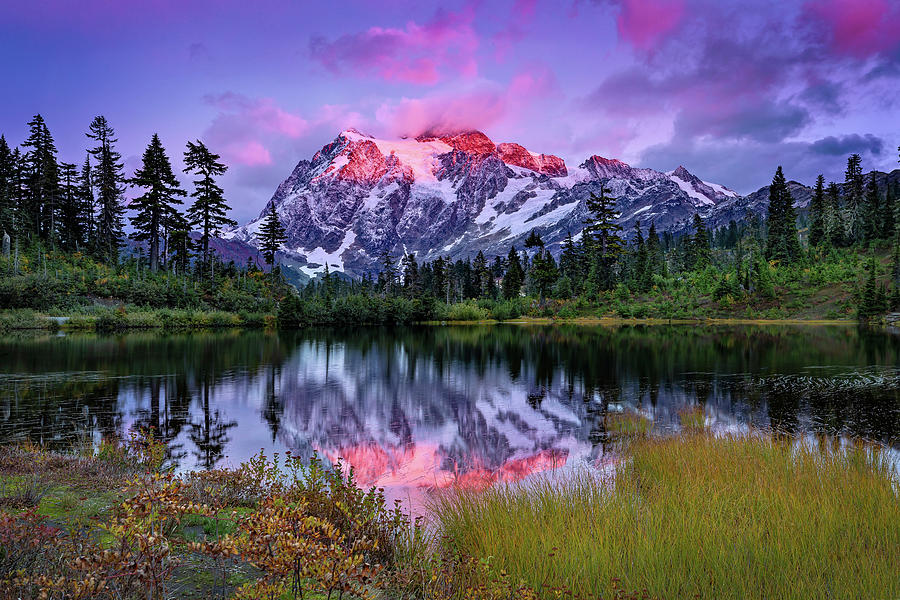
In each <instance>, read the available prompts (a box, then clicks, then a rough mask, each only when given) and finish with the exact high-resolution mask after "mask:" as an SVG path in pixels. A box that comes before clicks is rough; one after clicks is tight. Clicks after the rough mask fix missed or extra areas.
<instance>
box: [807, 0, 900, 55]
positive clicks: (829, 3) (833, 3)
mask: <svg viewBox="0 0 900 600" xmlns="http://www.w3.org/2000/svg"><path fill="white" fill-rule="evenodd" d="M804 10H805V11H806V14H807V17H808V18H810V19H812V20H813V21H817V22H819V23H820V24H822V25H824V26H825V27H826V29H827V31H828V33H829V34H830V38H831V39H830V41H831V46H832V49H833V50H834V51H836V52H837V53H839V54H843V55H847V56H854V57H857V58H865V57H867V56H871V55H872V54H878V53H880V52H884V51H887V50H891V49H893V48H895V47H897V46H898V45H900V27H898V25H897V24H898V22H900V5H898V4H896V3H893V4H892V3H890V2H888V0H816V1H815V2H807V3H806V4H805V5H804Z"/></svg>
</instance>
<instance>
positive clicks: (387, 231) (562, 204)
mask: <svg viewBox="0 0 900 600" xmlns="http://www.w3.org/2000/svg"><path fill="white" fill-rule="evenodd" d="M895 173H900V171H895ZM601 185H603V186H606V187H607V188H608V189H609V190H610V193H611V195H612V196H613V197H615V198H616V199H617V208H618V210H619V211H620V212H621V218H620V223H621V224H622V226H623V227H624V228H625V230H626V232H627V233H629V234H630V232H631V230H632V228H633V226H634V224H635V223H636V222H637V221H640V222H641V224H642V227H649V225H650V223H654V224H655V225H656V228H657V230H658V231H660V232H662V231H665V230H670V231H672V232H674V233H676V234H677V233H680V232H682V231H684V230H685V229H686V228H688V227H689V223H690V219H691V218H692V217H693V215H694V213H697V212H699V213H700V214H701V216H703V217H704V218H705V219H707V221H708V224H709V226H710V227H711V228H713V229H715V228H716V227H719V226H722V225H726V224H727V223H728V221H729V220H731V219H734V220H736V221H740V220H742V219H743V218H745V217H746V216H747V214H749V213H750V212H753V213H764V212H765V210H766V207H767V204H768V188H767V187H764V188H761V189H760V190H758V191H757V192H754V193H752V194H750V195H748V196H740V195H739V194H737V193H736V192H734V191H733V190H730V189H728V188H727V187H725V186H723V185H720V184H717V183H711V182H707V181H704V180H702V179H700V178H699V177H697V176H695V175H694V174H692V173H691V172H690V171H688V170H687V169H686V168H685V167H684V166H679V167H678V168H677V169H675V170H674V171H670V172H667V173H663V172H660V171H656V170H654V169H648V168H635V167H632V166H630V165H628V164H626V163H624V162H622V161H620V160H617V159H612V158H605V157H602V156H597V155H593V156H589V157H587V158H586V159H585V160H583V161H582V162H581V163H580V164H578V165H577V166H573V165H567V164H566V163H565V161H564V160H563V159H562V158H560V157H557V156H554V155H550V154H542V153H537V152H533V151H530V150H528V149H526V148H525V147H524V146H522V145H520V144H517V143H512V142H504V143H500V144H495V143H494V142H493V141H492V140H491V139H490V138H489V137H488V136H486V135H485V134H484V133H482V132H480V131H468V132H463V133H457V134H452V135H431V134H426V135H422V136H419V137H417V138H403V139H394V140H385V139H379V138H374V137H372V136H368V135H365V134H363V133H360V132H359V131H357V130H355V129H348V130H345V131H342V132H341V133H339V134H338V135H337V137H335V138H334V140H332V141H331V142H330V143H328V144H326V145H325V146H323V147H322V149H321V150H319V151H318V152H316V154H315V155H314V156H313V157H312V158H311V159H309V160H301V161H300V162H299V163H297V165H296V166H295V167H294V169H293V171H292V172H291V174H290V176H288V178H287V179H285V180H284V181H283V182H282V183H281V184H280V185H279V186H278V188H277V189H276V190H275V193H274V194H273V196H272V199H271V201H270V202H274V204H275V208H276V211H277V212H278V214H279V217H280V218H281V220H282V223H283V224H284V225H285V227H286V231H287V242H286V243H285V245H284V250H283V252H282V253H280V254H279V262H281V263H282V264H283V265H285V266H286V267H287V268H290V269H293V270H295V271H296V272H297V274H298V276H299V277H300V278H301V279H305V278H307V277H314V276H316V275H317V274H320V273H322V272H323V271H324V270H325V265H326V264H327V265H328V266H329V269H330V270H331V271H332V272H335V271H337V272H344V273H346V274H347V275H350V276H360V275H362V274H363V273H373V272H376V271H377V270H378V268H379V267H378V263H377V259H378V256H379V255H380V254H381V253H382V252H384V251H388V252H391V253H392V254H394V255H395V256H398V257H399V256H400V255H402V254H404V253H414V254H415V255H416V256H417V258H418V259H419V260H420V261H422V260H433V259H435V258H437V257H438V256H449V257H450V258H453V259H456V258H466V257H472V256H474V255H475V254H476V253H477V252H478V251H479V250H481V251H483V252H484V253H485V254H486V255H487V256H489V257H490V256H496V255H505V254H506V253H507V252H508V251H509V248H510V246H512V245H515V246H516V247H518V248H521V247H522V246H523V242H524V239H525V237H526V236H527V235H528V233H529V232H530V231H531V230H532V229H535V230H537V231H538V233H539V234H540V235H541V237H542V238H543V239H544V241H545V243H547V244H548V246H549V247H550V248H551V250H555V249H558V247H559V244H561V242H562V241H563V240H564V239H565V237H566V235H567V234H568V233H569V232H571V233H572V234H573V235H577V234H578V233H579V232H580V231H581V229H582V227H583V222H584V220H585V218H586V217H587V210H586V205H585V200H586V199H587V198H589V197H590V194H591V193H597V194H599V193H600V188H601ZM791 191H792V193H793V194H794V200H795V204H796V205H797V206H798V208H800V209H801V210H802V209H804V208H805V207H806V206H807V205H808V204H809V197H810V196H811V191H810V189H809V188H808V187H806V186H804V185H802V184H799V183H797V182H791ZM265 210H266V209H264V210H263V212H261V213H260V216H259V217H257V218H256V219H254V220H252V221H251V222H249V223H247V224H245V225H243V226H241V227H238V228H236V229H234V230H232V231H229V232H227V233H226V234H224V235H223V239H222V240H220V241H219V243H218V244H217V245H216V247H217V250H219V251H220V252H221V253H222V254H223V255H224V256H226V257H228V256H230V255H232V254H234V255H236V256H238V257H240V259H241V260H246V258H245V257H246V256H251V255H252V254H253V252H254V248H253V247H254V246H255V244H256V240H255V233H256V231H257V230H258V228H259V225H260V224H261V222H262V218H263V216H264V212H265Z"/></svg>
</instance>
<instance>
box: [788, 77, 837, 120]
mask: <svg viewBox="0 0 900 600" xmlns="http://www.w3.org/2000/svg"><path fill="white" fill-rule="evenodd" d="M843 95H844V86H843V84H842V83H840V82H837V81H819V82H816V83H812V82H811V83H810V84H809V85H807V86H806V88H804V90H803V91H802V92H800V96H799V97H800V99H801V100H802V101H803V102H804V103H806V104H807V105H808V106H809V107H810V108H812V109H819V110H821V111H823V112H825V113H828V114H839V113H842V112H844V102H843Z"/></svg>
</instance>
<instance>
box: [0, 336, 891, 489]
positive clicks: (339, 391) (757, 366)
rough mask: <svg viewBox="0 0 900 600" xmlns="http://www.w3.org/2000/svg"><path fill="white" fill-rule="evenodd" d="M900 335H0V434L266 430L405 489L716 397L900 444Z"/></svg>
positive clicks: (767, 419) (738, 423)
mask: <svg viewBox="0 0 900 600" xmlns="http://www.w3.org/2000/svg"><path fill="white" fill-rule="evenodd" d="M898 357H900V343H898V339H897V338H896V337H893V336H891V335H888V334H885V333H873V332H865V331H862V332H860V331H857V330H856V329H854V328H852V327H788V326H782V327H775V326H772V327H719V326H654V327H640V326H635V327H618V328H601V327H582V326H565V325H563V326H517V325H498V326H473V327H418V328H404V329H360V328H357V329H352V330H349V329H347V330H340V329H322V330H311V331H303V332H287V333H280V334H267V333H261V332H243V333H241V332H226V333H203V334H196V333H195V334H190V335H153V334H132V335H124V336H114V337H98V336H89V335H73V336H65V337H56V336H53V337H41V338H8V339H4V340H0V437H2V438H3V440H5V441H13V440H19V441H22V440H30V441H33V442H35V443H41V444H45V445H48V446H50V447H54V448H58V449H66V448H70V447H72V445H73V444H75V443H78V442H79V441H80V440H84V439H85V438H88V439H91V440H95V441H96V440H99V439H100V438H102V437H110V436H116V435H118V436H122V435H125V434H126V432H127V429H128V428H130V427H144V428H152V429H154V430H155V431H156V433H157V435H158V436H159V437H160V438H161V439H163V440H164V441H165V442H166V443H167V445H168V448H169V455H168V458H169V460H170V461H172V462H173V463H175V464H177V465H179V466H180V468H183V469H184V468H212V467H215V466H222V465H225V464H234V463H236V462H238V461H240V460H244V459H246V458H247V457H248V456H250V455H251V454H253V453H255V452H257V451H258V450H259V449H260V448H266V449H267V450H268V451H269V452H272V451H284V450H287V449H290V450H291V451H292V452H294V453H300V454H304V455H309V454H311V453H312V452H313V451H318V452H319V453H321V454H323V455H325V456H327V457H329V458H331V459H335V460H336V459H337V458H338V457H341V458H343V459H344V460H346V461H347V462H349V463H350V464H352V465H353V466H354V467H355V468H356V469H357V475H358V477H359V480H360V481H361V482H363V483H365V484H371V485H381V486H386V487H389V488H392V489H395V490H397V495H402V494H403V493H408V492H409V490H410V489H413V488H415V489H418V488H423V487H429V486H442V485H449V484H451V483H466V484H469V485H485V484H488V483H491V482H494V481H501V480H505V481H510V480H515V479H518V478H521V477H524V476H526V475H528V474H530V473H533V472H537V471H545V470H550V469H555V468H558V467H559V466H561V465H564V464H570V465H571V464H578V463H580V462H597V461H602V460H604V458H605V456H606V454H607V453H608V450H609V447H608V444H609V440H610V433H609V431H608V417H609V415H611V414H614V413H618V412H622V411H624V412H631V413H635V414H641V415H644V416H646V417H647V418H650V419H652V420H653V422H654V423H655V427H656V428H658V429H660V430H664V431H677V430H678V427H679V425H678V423H679V419H678V415H679V412H681V411H683V410H685V409H687V408H690V407H700V410H702V412H703V415H704V417H705V418H706V421H707V422H709V423H711V424H712V426H713V427H714V428H717V429H719V430H722V431H733V430H743V429H746V428H747V427H751V426H752V427H759V428H773V429H777V430H778V431H780V432H782V433H783V434H785V435H798V434H805V433H812V434H816V435H819V436H821V437H822V438H823V439H827V440H832V439H834V438H835V437H836V436H845V435H854V436H861V437H865V438H867V439H871V440H876V441H879V442H882V443H885V444H887V445H892V446H895V447H896V446H897V445H898V444H900V442H898V431H900V401H898V389H900V371H898V368H897V364H898Z"/></svg>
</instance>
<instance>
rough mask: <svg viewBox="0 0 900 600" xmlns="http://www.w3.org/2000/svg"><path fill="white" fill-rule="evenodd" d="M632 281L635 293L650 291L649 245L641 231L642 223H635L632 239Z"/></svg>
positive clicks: (630, 284) (630, 283)
mask: <svg viewBox="0 0 900 600" xmlns="http://www.w3.org/2000/svg"><path fill="white" fill-rule="evenodd" d="M631 253H632V259H631V281H630V282H629V287H630V288H631V289H632V290H634V291H635V292H646V291H647V290H649V289H650V282H651V279H652V276H651V274H650V261H649V255H648V254H647V244H646V243H645V242H644V234H643V232H642V231H641V222H640V221H635V222H634V235H633V236H632V238H631Z"/></svg>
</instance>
